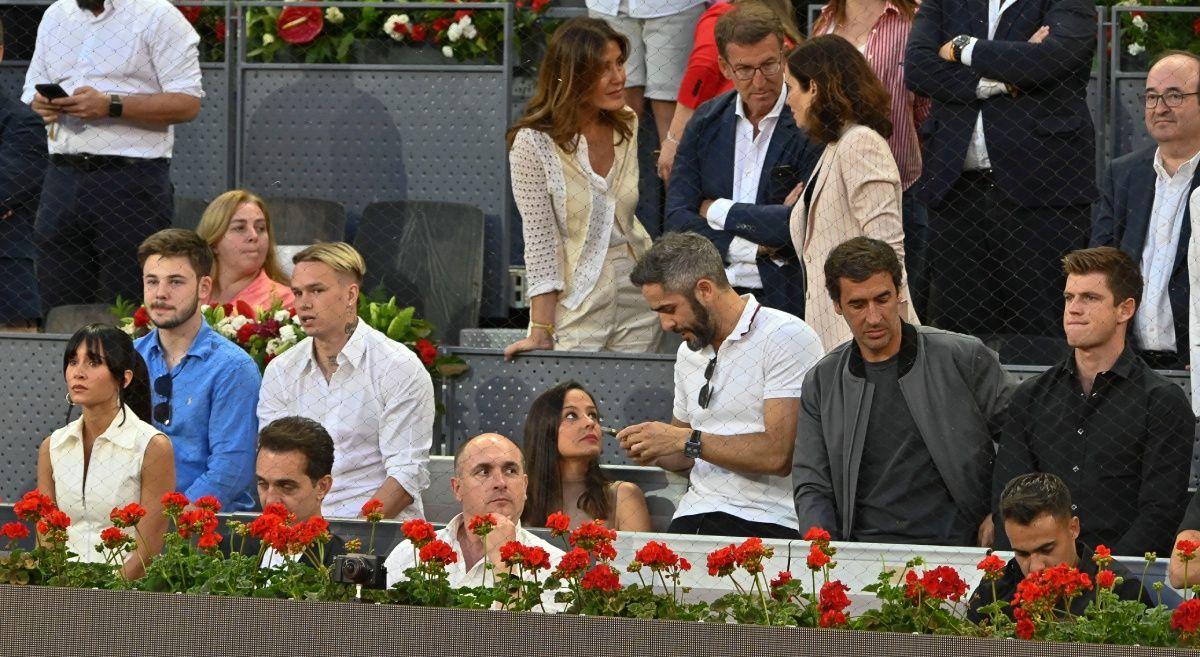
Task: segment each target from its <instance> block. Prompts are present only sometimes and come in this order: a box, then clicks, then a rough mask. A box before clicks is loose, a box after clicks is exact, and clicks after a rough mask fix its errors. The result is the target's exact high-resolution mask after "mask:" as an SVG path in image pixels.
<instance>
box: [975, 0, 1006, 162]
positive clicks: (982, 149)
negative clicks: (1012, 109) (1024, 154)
mask: <svg viewBox="0 0 1200 657" xmlns="http://www.w3.org/2000/svg"><path fill="white" fill-rule="evenodd" d="M1016 2H1017V0H988V39H989V40H990V39H994V38H995V37H996V26H998V25H999V24H1000V17H1001V16H1002V15H1004V12H1005V11H1007V10H1008V8H1009V7H1011V6H1013V5H1014V4H1015V3H1016ZM978 41H979V40H978V39H976V38H974V37H972V38H971V43H969V44H967V47H965V48H963V51H962V63H963V64H966V65H967V66H970V65H971V55H972V53H974V52H975V44H976V43H977V42H978ZM1002 93H1008V88H1007V87H1006V86H1005V85H1004V83H1003V82H998V81H996V80H992V79H989V78H982V79H981V80H979V85H978V86H977V87H976V89H975V96H976V97H977V98H979V99H980V100H983V99H985V98H991V97H992V96H996V95H999V94H1002ZM991 167H992V161H991V159H989V158H988V152H987V141H986V140H985V139H984V135H983V112H982V111H980V112H979V115H978V116H977V117H976V118H975V132H974V133H973V134H972V135H971V141H970V143H969V144H967V158H966V160H965V162H964V163H963V169H964V170H966V171H971V170H974V169H990V168H991Z"/></svg>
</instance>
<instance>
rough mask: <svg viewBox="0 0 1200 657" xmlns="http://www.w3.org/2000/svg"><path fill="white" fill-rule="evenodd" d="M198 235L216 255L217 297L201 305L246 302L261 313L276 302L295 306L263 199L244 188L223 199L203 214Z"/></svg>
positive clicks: (214, 262) (213, 292)
mask: <svg viewBox="0 0 1200 657" xmlns="http://www.w3.org/2000/svg"><path fill="white" fill-rule="evenodd" d="M196 233H197V234H199V235H200V237H201V238H203V239H204V241H205V242H208V245H209V246H210V247H212V251H213V272H212V280H213V284H212V294H211V295H210V296H209V297H208V298H207V299H204V300H203V301H201V303H203V304H205V305H208V306H212V305H218V304H221V305H223V304H227V303H234V304H236V303H237V302H238V301H243V302H245V303H246V304H248V305H249V306H250V307H251V308H255V309H261V310H269V309H270V308H271V307H272V306H274V305H275V303H276V302H278V303H280V304H281V305H282V307H284V308H291V307H292V306H294V305H295V304H296V298H295V297H294V296H293V295H292V290H291V287H289V285H290V281H289V280H288V277H287V275H286V274H284V273H283V269H281V268H280V267H279V261H278V260H277V259H276V256H275V231H274V230H272V228H271V215H270V214H269V213H268V212H267V204H266V202H264V201H263V200H262V199H261V198H259V197H258V196H256V195H254V194H252V193H250V192H248V191H246V190H244V189H234V190H231V191H228V192H225V193H224V194H221V195H220V196H218V197H217V198H215V199H213V201H212V203H209V204H208V207H207V208H206V209H205V210H204V214H203V215H202V216H201V217H200V225H199V226H197V227H196Z"/></svg>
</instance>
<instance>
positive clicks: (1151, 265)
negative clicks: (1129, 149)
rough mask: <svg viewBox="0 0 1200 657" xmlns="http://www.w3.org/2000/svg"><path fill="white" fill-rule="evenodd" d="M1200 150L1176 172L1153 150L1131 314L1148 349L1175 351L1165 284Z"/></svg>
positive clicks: (1173, 326) (1176, 246)
mask: <svg viewBox="0 0 1200 657" xmlns="http://www.w3.org/2000/svg"><path fill="white" fill-rule="evenodd" d="M1198 161H1200V153H1197V154H1196V155H1193V156H1192V159H1190V160H1188V161H1187V162H1184V163H1183V164H1182V165H1181V166H1180V167H1179V169H1178V170H1177V171H1176V172H1175V175H1173V176H1172V175H1170V174H1168V173H1167V170H1166V169H1165V168H1164V167H1163V162H1162V154H1161V151H1156V152H1155V153H1154V173H1155V181H1154V206H1153V209H1151V210H1150V224H1149V225H1148V226H1147V227H1146V244H1145V246H1143V247H1142V262H1141V265H1142V277H1143V278H1144V279H1145V281H1146V287H1145V291H1144V292H1143V293H1142V303H1141V305H1139V306H1138V309H1137V314H1135V315H1134V317H1133V328H1134V330H1135V331H1136V332H1137V338H1138V346H1139V347H1141V348H1142V349H1145V350H1148V351H1175V350H1176V349H1177V348H1178V347H1177V344H1176V342H1175V315H1174V313H1172V312H1171V295H1170V293H1169V291H1168V289H1167V288H1168V285H1169V284H1170V282H1171V272H1172V271H1173V270H1174V269H1175V254H1176V253H1178V251H1179V235H1180V232H1181V231H1182V230H1183V215H1184V213H1185V212H1186V211H1187V203H1188V196H1189V195H1190V194H1191V191H1192V176H1193V175H1194V174H1195V173H1196V163H1197V162H1198Z"/></svg>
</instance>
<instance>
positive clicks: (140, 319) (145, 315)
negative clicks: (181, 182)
mask: <svg viewBox="0 0 1200 657" xmlns="http://www.w3.org/2000/svg"><path fill="white" fill-rule="evenodd" d="M189 9H190V7H189ZM195 9H196V11H197V12H198V11H200V8H199V7H195ZM133 325H134V326H136V327H137V328H143V327H146V326H149V325H150V311H148V310H146V307H145V306H139V307H138V309H137V310H136V311H134V313H133Z"/></svg>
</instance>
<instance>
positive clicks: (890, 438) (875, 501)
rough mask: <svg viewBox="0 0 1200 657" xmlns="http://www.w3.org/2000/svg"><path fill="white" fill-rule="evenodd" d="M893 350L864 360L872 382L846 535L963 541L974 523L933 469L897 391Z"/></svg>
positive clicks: (949, 542)
mask: <svg viewBox="0 0 1200 657" xmlns="http://www.w3.org/2000/svg"><path fill="white" fill-rule="evenodd" d="M898 360H899V354H897V355H896V356H893V357H891V358H889V359H888V360H886V361H883V362H880V363H867V362H864V364H863V365H864V370H865V372H864V374H865V377H866V380H867V383H868V384H870V385H871V386H873V391H872V393H871V411H870V417H869V419H868V420H867V431H866V435H865V437H864V440H863V448H862V460H861V462H860V464H859V469H858V495H857V497H856V502H855V508H854V528H853V530H852V531H851V539H852V540H854V541H860V542H869V543H919V544H925V545H969V544H971V543H972V542H973V541H972V540H971V539H972V538H973V537H974V528H973V527H971V526H970V523H967V522H964V521H963V520H962V519H961V518H959V513H958V512H957V509H958V506H957V505H956V504H955V503H954V498H953V497H951V496H950V490H949V489H948V488H946V483H945V482H944V481H943V480H942V476H941V475H940V474H939V473H938V470H937V466H936V465H934V463H933V457H932V456H931V455H930V454H929V448H928V447H926V445H925V440H924V439H923V438H921V432H920V430H918V429H917V425H916V423H915V422H914V421H913V418H912V413H910V412H909V410H908V404H907V403H906V402H905V401H904V394H903V393H902V392H901V391H900V381H899V368H898V365H897V363H898Z"/></svg>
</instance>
